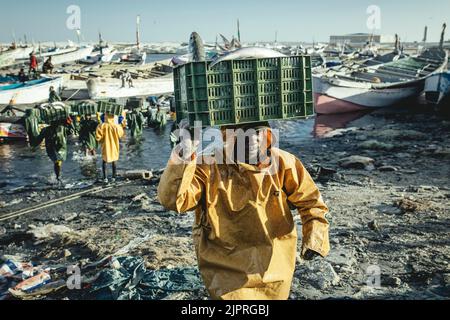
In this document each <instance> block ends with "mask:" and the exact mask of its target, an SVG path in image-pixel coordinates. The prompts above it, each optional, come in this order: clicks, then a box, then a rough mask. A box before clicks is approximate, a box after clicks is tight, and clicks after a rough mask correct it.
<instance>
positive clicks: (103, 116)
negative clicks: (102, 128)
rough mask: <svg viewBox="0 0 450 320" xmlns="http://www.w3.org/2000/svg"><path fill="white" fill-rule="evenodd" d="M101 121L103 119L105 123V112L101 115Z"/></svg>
mask: <svg viewBox="0 0 450 320" xmlns="http://www.w3.org/2000/svg"><path fill="white" fill-rule="evenodd" d="M100 121H101V122H102V123H105V114H102V115H101V116H100Z"/></svg>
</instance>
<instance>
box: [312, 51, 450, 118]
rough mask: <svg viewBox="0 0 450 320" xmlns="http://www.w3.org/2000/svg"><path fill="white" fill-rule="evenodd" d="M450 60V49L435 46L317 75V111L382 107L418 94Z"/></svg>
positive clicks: (444, 68) (328, 111)
mask: <svg viewBox="0 0 450 320" xmlns="http://www.w3.org/2000/svg"><path fill="white" fill-rule="evenodd" d="M447 59H448V52H446V51H444V50H443V49H442V48H432V49H427V50H426V51H424V52H423V53H422V54H421V55H419V56H417V57H407V58H404V59H399V60H397V61H392V62H388V63H380V64H375V65H373V66H367V65H362V66H358V67H357V68H356V69H351V70H350V71H349V70H343V71H342V70H330V72H326V73H323V74H316V75H315V76H314V93H315V104H316V113H318V114H335V113H344V112H352V111H358V110H364V109H370V108H383V107H388V106H392V105H395V104H397V103H399V102H401V101H403V100H406V99H409V98H414V97H417V96H419V95H420V93H421V92H422V91H423V89H424V85H425V81H426V80H427V79H428V78H429V77H431V76H433V75H435V74H438V73H441V72H442V71H443V70H446V69H447Z"/></svg>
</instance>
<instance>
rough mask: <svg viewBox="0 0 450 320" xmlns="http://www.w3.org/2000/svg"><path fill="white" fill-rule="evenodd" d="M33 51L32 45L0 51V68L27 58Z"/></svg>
mask: <svg viewBox="0 0 450 320" xmlns="http://www.w3.org/2000/svg"><path fill="white" fill-rule="evenodd" d="M32 51H33V48H32V47H26V48H17V49H10V50H6V51H3V52H1V53H0V68H5V67H10V66H13V65H15V64H16V63H17V62H16V60H20V59H25V58H27V57H28V56H29V55H30V53H31V52H32Z"/></svg>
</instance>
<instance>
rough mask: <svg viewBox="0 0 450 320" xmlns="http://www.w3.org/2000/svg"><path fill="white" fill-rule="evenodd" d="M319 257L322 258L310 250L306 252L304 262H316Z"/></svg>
mask: <svg viewBox="0 0 450 320" xmlns="http://www.w3.org/2000/svg"><path fill="white" fill-rule="evenodd" d="M317 257H320V254H318V253H317V252H315V251H312V250H309V249H308V250H307V251H306V252H305V254H304V256H303V260H306V261H311V260H314V259H315V258H317Z"/></svg>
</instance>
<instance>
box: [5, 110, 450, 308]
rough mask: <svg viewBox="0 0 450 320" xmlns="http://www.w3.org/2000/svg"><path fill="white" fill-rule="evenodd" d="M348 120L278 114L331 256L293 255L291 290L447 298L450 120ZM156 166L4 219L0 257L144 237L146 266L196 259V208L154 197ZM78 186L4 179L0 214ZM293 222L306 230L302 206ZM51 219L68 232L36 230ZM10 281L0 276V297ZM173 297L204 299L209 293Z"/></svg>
mask: <svg viewBox="0 0 450 320" xmlns="http://www.w3.org/2000/svg"><path fill="white" fill-rule="evenodd" d="M350 121H353V122H352V123H351V124H350V125H347V128H346V129H340V130H339V129H338V130H334V129H333V128H331V127H330V128H327V123H329V119H328V120H326V121H325V120H324V121H322V122H320V130H319V131H317V130H316V134H318V135H319V136H322V138H321V139H311V138H304V139H295V138H292V137H295V132H293V131H292V130H293V129H292V128H291V129H290V128H289V125H288V124H283V128H282V135H281V145H280V146H281V148H282V149H284V150H287V151H289V152H291V153H293V154H295V155H297V156H298V157H300V159H301V160H302V161H303V162H304V164H305V166H306V167H307V169H308V170H309V171H310V173H311V174H312V176H313V177H314V179H315V181H316V182H317V184H318V186H319V188H320V190H321V191H322V193H323V197H324V199H325V201H326V203H327V204H328V206H329V207H330V214H329V220H330V223H331V230H330V239H331V244H332V249H331V254H330V256H329V257H327V258H326V259H317V260H314V261H312V262H305V261H303V260H302V259H300V257H298V259H297V268H296V273H295V278H294V283H293V288H292V293H291V299H328V298H332V299H342V298H349V299H372V298H377V299H379V298H381V299H423V298H425V299H449V298H450V283H449V281H450V268H449V261H450V249H449V243H450V237H449V236H450V233H449V232H450V228H449V227H450V215H449V208H450V204H449V198H450V186H449V177H450V145H449V138H450V120H449V119H448V118H445V117H443V116H441V115H438V114H434V113H431V112H419V113H414V114H409V113H404V112H401V113H397V112H396V113H389V112H387V113H386V112H377V113H375V114H371V115H368V116H363V117H362V118H360V119H351V120H350ZM340 126H345V121H344V123H343V124H340ZM310 129H312V128H309V127H308V130H310ZM316 129H317V128H316ZM295 130H299V129H298V127H296V129H295ZM323 135H325V137H324V136H323ZM352 156H360V157H352ZM349 157H350V158H349ZM148 169H150V168H148ZM160 173H161V171H158V170H156V171H154V174H155V177H154V178H153V179H152V180H151V181H150V182H144V181H132V182H130V183H129V184H127V185H124V186H120V187H117V188H113V189H110V190H108V191H105V192H102V193H100V194H96V195H93V196H89V195H87V196H83V197H82V198H80V199H77V200H75V201H71V202H67V203H64V204H62V205H58V206H53V207H50V208H46V209H45V210H40V211H36V212H33V213H30V214H27V215H23V216H20V217H17V218H14V219H12V220H8V221H2V222H0V253H1V255H2V256H3V259H5V258H7V257H8V255H15V256H17V255H19V256H20V257H16V258H17V259H19V258H20V259H21V260H23V261H33V262H34V263H35V264H37V265H47V266H48V265H52V266H53V265H69V264H76V263H81V264H82V265H83V264H88V263H90V262H93V261H98V260H99V259H102V258H104V257H106V256H108V255H111V254H113V253H114V252H116V251H117V250H119V249H120V248H123V247H124V246H126V245H127V244H129V243H130V241H132V240H136V239H140V238H145V237H148V239H147V240H145V241H144V242H143V243H140V244H138V245H136V246H135V247H133V248H131V250H130V251H129V252H127V255H129V256H139V257H143V258H144V259H145V263H146V267H147V268H149V269H165V268H179V267H185V266H186V267H191V266H196V258H195V254H194V248H193V243H192V240H191V234H192V232H191V226H192V223H193V214H192V213H188V214H185V215H177V214H175V213H173V212H168V211H166V210H165V209H164V208H163V207H162V206H161V205H160V204H159V203H158V200H157V197H156V187H157V185H158V182H159V176H160ZM84 187H85V186H82V185H80V186H78V188H84ZM74 188H75V189H74ZM76 188H77V186H73V188H72V189H67V190H59V189H57V188H54V187H52V186H49V185H45V184H44V185H39V186H36V187H31V188H24V189H16V190H14V188H10V187H6V186H2V187H1V194H0V201H1V203H0V206H2V207H0V216H2V215H4V214H5V213H7V212H13V211H17V210H20V209H22V208H25V207H29V206H31V205H36V204H39V203H42V202H45V201H49V200H52V199H56V198H59V197H62V196H66V195H68V194H72V193H74V192H78V191H80V190H77V189H76ZM294 214H295V215H296V213H295V212H294ZM295 220H296V221H297V225H298V228H299V230H301V223H300V219H299V218H298V217H297V215H296V218H295ZM49 225H50V227H51V225H60V226H65V227H67V228H69V229H70V230H67V229H66V230H62V231H61V230H59V231H58V230H56V229H55V231H54V233H53V234H50V235H48V236H46V235H42V234H41V235H39V234H38V233H37V232H34V230H39V228H41V227H43V226H49ZM300 245H301V239H300V240H299V246H300ZM378 271H379V272H380V273H381V275H380V284H379V286H378V283H377V279H378V278H377V272H378ZM96 272H98V270H95V271H91V273H90V274H89V276H93V275H95V273H96ZM60 277H61V278H62V279H64V277H66V275H64V273H63V274H62V276H60ZM55 278H58V274H56V273H55ZM368 284H369V286H368ZM10 285H11V283H8V284H5V283H3V284H2V283H0V296H1V295H2V292H4V291H5V290H6V289H7V286H10ZM85 285H86V286H87V285H88V283H86V284H85ZM86 297H89V295H88V289H86V288H85V289H82V290H68V289H66V288H62V289H60V290H58V291H57V292H54V293H51V294H48V295H44V296H41V297H38V298H40V299H46V298H52V299H63V298H69V299H80V298H86ZM4 298H11V297H10V296H6V297H4ZM31 298H36V297H31ZM168 298H169V299H170V298H176V299H207V294H206V293H205V291H204V290H201V291H200V292H195V293H192V292H184V293H179V294H173V295H168Z"/></svg>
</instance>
